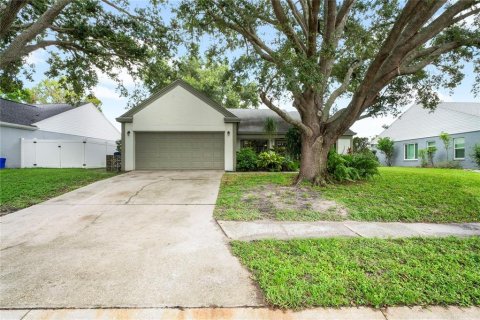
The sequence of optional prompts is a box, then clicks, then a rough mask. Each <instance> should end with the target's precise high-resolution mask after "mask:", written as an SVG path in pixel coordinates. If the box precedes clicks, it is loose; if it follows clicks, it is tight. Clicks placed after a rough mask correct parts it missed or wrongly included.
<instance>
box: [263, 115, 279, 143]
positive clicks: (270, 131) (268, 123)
mask: <svg viewBox="0 0 480 320" xmlns="http://www.w3.org/2000/svg"><path fill="white" fill-rule="evenodd" d="M263 131H264V132H265V133H266V134H267V137H268V138H269V139H270V140H271V139H273V138H274V137H275V134H276V133H277V122H276V121H275V119H274V118H271V117H267V118H266V119H265V123H264V124H263Z"/></svg>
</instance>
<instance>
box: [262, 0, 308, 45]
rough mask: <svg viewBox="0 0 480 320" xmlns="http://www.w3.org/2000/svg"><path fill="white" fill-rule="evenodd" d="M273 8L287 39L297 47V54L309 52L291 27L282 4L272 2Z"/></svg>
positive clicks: (275, 1)
mask: <svg viewBox="0 0 480 320" xmlns="http://www.w3.org/2000/svg"><path fill="white" fill-rule="evenodd" d="M271 3H272V7H273V12H274V13H275V17H276V18H277V20H278V22H279V26H280V28H281V29H282V30H283V32H284V33H285V35H286V36H287V38H288V39H289V40H290V42H292V43H293V44H294V45H295V47H294V48H295V50H296V51H297V52H304V53H306V52H307V48H306V47H305V45H304V44H303V43H302V41H300V39H299V38H298V36H297V34H296V33H295V30H293V28H292V26H291V25H290V21H289V19H288V17H287V15H286V14H285V12H284V11H283V8H282V5H281V4H280V1H279V0H272V1H271Z"/></svg>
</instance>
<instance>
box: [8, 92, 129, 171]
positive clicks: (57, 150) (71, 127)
mask: <svg viewBox="0 0 480 320" xmlns="http://www.w3.org/2000/svg"><path fill="white" fill-rule="evenodd" d="M119 139H120V132H119V130H118V129H117V128H115V127H114V126H113V124H112V123H111V122H110V121H108V119H107V118H105V116H104V115H103V113H102V112H100V111H99V110H98V109H97V108H96V107H95V105H93V104H92V103H85V104H82V105H79V106H77V107H75V106H72V105H69V104H36V105H34V104H25V103H19V102H14V101H10V100H6V99H0V157H2V158H6V159H7V162H6V164H7V167H10V168H20V167H22V168H23V167H52V168H59V167H63V168H66V167H87V168H88V167H104V166H105V162H106V161H105V158H106V157H105V156H106V155H107V154H113V152H115V149H116V143H115V142H116V140H119Z"/></svg>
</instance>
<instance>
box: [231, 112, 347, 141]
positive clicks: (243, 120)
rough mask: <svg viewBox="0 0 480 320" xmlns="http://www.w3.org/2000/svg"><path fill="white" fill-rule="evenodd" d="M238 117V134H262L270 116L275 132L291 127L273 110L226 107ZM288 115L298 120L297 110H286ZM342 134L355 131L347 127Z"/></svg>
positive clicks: (283, 132) (283, 131)
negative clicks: (275, 125)
mask: <svg viewBox="0 0 480 320" xmlns="http://www.w3.org/2000/svg"><path fill="white" fill-rule="evenodd" d="M227 110H228V111H230V112H231V113H233V114H234V115H236V116H237V117H238V118H239V119H240V123H239V124H238V134H264V131H265V130H264V126H265V120H266V119H267V118H272V119H274V120H275V122H276V123H277V133H279V134H285V133H287V131H288V129H290V128H291V127H292V125H291V124H289V123H287V122H286V121H285V120H283V119H282V118H281V117H280V116H279V115H278V114H277V113H276V112H275V111H273V110H270V109H227ZM288 114H289V116H290V117H292V118H293V119H295V120H300V114H299V113H298V112H297V111H290V112H288ZM343 135H345V136H353V135H355V132H353V131H352V130H350V129H348V130H347V131H346V132H345V133H344V134H343Z"/></svg>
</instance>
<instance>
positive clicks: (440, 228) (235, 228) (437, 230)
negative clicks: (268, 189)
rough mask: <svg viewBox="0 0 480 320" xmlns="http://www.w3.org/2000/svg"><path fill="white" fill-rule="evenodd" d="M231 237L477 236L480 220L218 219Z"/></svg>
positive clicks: (259, 238) (245, 238) (479, 229)
mask: <svg viewBox="0 0 480 320" xmlns="http://www.w3.org/2000/svg"><path fill="white" fill-rule="evenodd" d="M218 224H219V225H220V226H221V227H222V229H223V231H224V232H225V234H226V235H227V236H228V237H229V238H230V239H232V240H244V241H251V240H261V239H281V240H286V239H296V238H329V237H364V238H404V237H448V236H459V237H469V236H480V223H446V224H440V223H402V222H361V221H313V222H294V221H265V220H260V221H218Z"/></svg>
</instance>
